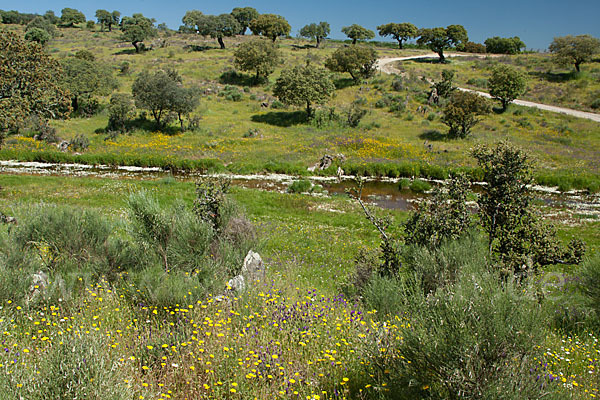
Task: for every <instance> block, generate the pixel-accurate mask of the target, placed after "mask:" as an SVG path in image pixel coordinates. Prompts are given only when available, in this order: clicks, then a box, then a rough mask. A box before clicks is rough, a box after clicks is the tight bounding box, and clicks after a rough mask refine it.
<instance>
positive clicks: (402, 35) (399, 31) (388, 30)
mask: <svg viewBox="0 0 600 400" xmlns="http://www.w3.org/2000/svg"><path fill="white" fill-rule="evenodd" d="M377 30H378V31H379V36H391V37H393V38H394V39H396V40H397V41H398V47H399V48H402V43H403V42H405V41H407V40H409V39H412V38H414V37H417V32H418V31H419V30H418V29H417V27H416V26H414V25H413V24H411V23H410V22H403V23H401V24H395V23H389V24H385V25H379V26H378V27H377Z"/></svg>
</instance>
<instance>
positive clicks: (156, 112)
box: [131, 70, 181, 127]
mask: <svg viewBox="0 0 600 400" xmlns="http://www.w3.org/2000/svg"><path fill="white" fill-rule="evenodd" d="M180 83H181V77H180V76H179V74H177V72H176V71H174V70H167V71H162V70H161V71H157V72H155V73H154V74H150V73H149V72H148V71H143V72H142V73H141V74H140V75H139V76H138V77H137V78H136V79H135V81H134V82H133V86H132V88H131V93H132V94H133V98H134V100H135V105H136V107H138V108H143V109H146V110H149V111H150V113H151V114H152V116H153V117H154V120H155V121H156V124H157V125H158V126H159V127H162V125H161V119H162V117H163V116H164V113H165V112H168V111H170V110H171V108H172V98H173V96H174V93H175V92H176V91H177V88H178V85H179V84H180Z"/></svg>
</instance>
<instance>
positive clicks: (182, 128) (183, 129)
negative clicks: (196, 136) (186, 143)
mask: <svg viewBox="0 0 600 400" xmlns="http://www.w3.org/2000/svg"><path fill="white" fill-rule="evenodd" d="M177 118H179V125H180V126H181V133H183V132H185V128H184V127H183V118H182V116H181V114H177Z"/></svg>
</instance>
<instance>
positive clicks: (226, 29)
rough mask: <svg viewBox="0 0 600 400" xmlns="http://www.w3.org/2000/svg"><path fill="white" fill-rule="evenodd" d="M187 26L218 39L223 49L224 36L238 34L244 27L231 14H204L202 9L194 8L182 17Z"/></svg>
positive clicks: (200, 33)
mask: <svg viewBox="0 0 600 400" xmlns="http://www.w3.org/2000/svg"><path fill="white" fill-rule="evenodd" d="M182 21H183V23H184V24H185V25H186V27H188V28H190V29H192V30H193V31H194V32H196V33H198V34H199V35H202V36H210V37H212V38H215V39H217V41H218V43H219V46H221V49H224V48H225V42H224V41H223V38H224V37H231V36H235V35H237V34H238V33H239V32H240V31H241V29H242V27H241V25H240V24H239V23H238V21H237V19H235V17H234V16H233V15H231V14H221V15H204V14H202V12H201V11H198V10H193V11H188V12H186V13H185V16H184V17H183V19H182Z"/></svg>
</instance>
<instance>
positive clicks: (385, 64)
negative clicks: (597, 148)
mask: <svg viewBox="0 0 600 400" xmlns="http://www.w3.org/2000/svg"><path fill="white" fill-rule="evenodd" d="M445 56H446V57H478V58H486V57H498V55H488V54H458V53H450V54H446V55H445ZM437 57H438V55H437V54H435V53H429V54H423V55H419V56H408V57H393V58H380V59H379V60H377V68H378V69H379V70H380V71H381V72H383V73H385V74H397V75H402V72H401V71H399V70H398V69H397V68H395V67H394V63H395V62H397V61H406V60H416V59H421V58H437ZM458 90H462V91H466V92H473V93H477V94H479V95H481V96H484V97H487V98H492V96H490V94H489V93H485V92H479V91H477V90H471V89H465V88H458ZM513 103H514V104H517V105H519V106H523V107H533V108H538V109H540V110H545V111H550V112H555V113H561V114H567V115H571V116H573V117H577V118H585V119H589V120H592V121H595V122H600V114H595V113H591V112H586V111H578V110H571V109H569V108H563V107H557V106H550V105H547V104H540V103H534V102H532V101H525V100H515V101H513Z"/></svg>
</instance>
